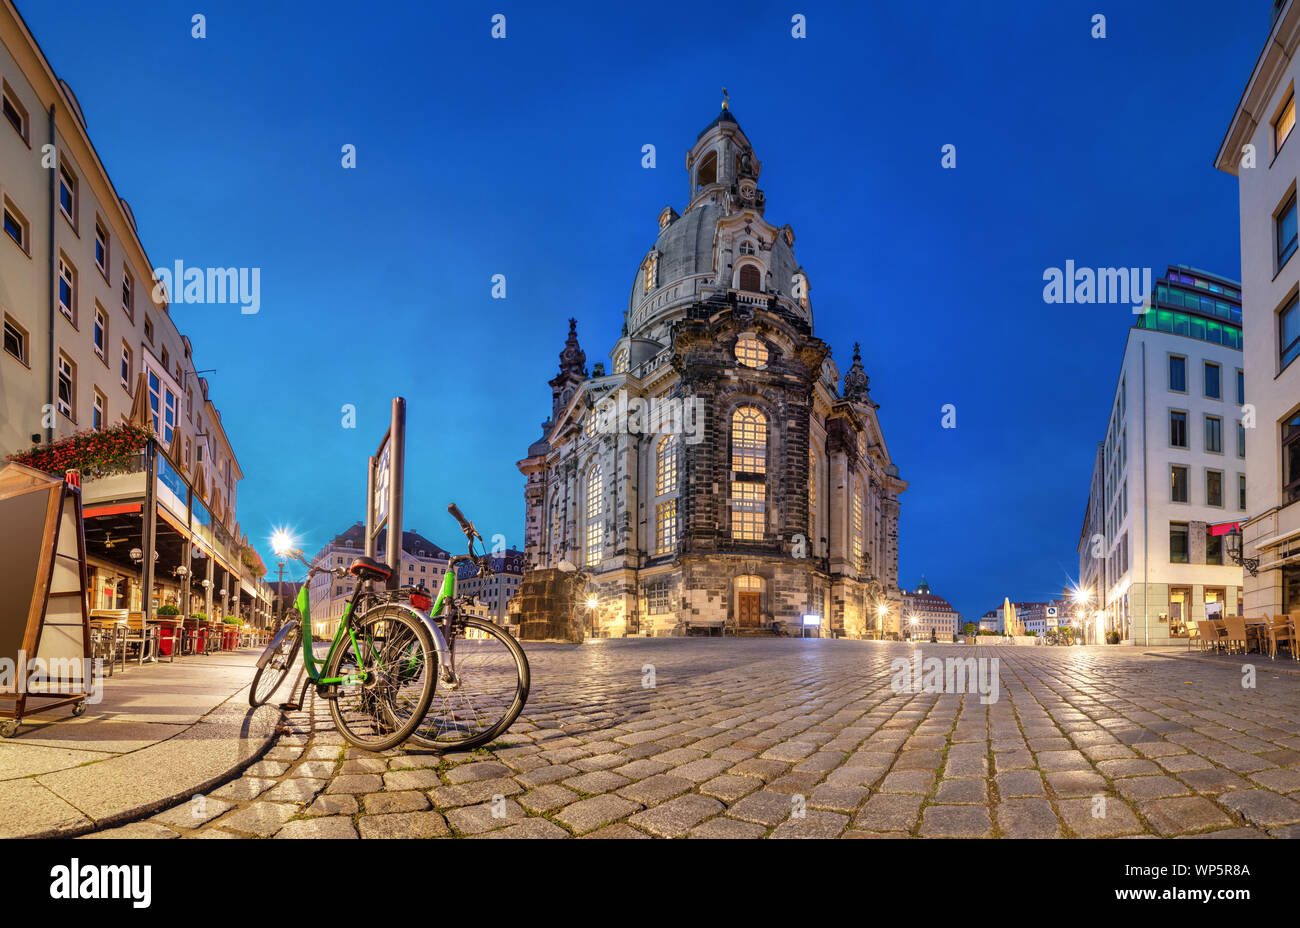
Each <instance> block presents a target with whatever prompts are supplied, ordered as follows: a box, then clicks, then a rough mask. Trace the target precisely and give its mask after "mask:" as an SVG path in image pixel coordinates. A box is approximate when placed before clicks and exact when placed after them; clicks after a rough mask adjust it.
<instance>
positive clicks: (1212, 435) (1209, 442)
mask: <svg viewBox="0 0 1300 928" xmlns="http://www.w3.org/2000/svg"><path fill="white" fill-rule="evenodd" d="M1205 450H1206V451H1209V452H1212V453H1214V454H1222V453H1223V420H1222V419H1220V418H1219V417H1218V416H1206V417H1205Z"/></svg>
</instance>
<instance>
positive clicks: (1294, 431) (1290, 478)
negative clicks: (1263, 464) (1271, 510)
mask: <svg viewBox="0 0 1300 928" xmlns="http://www.w3.org/2000/svg"><path fill="white" fill-rule="evenodd" d="M1282 498H1283V501H1284V503H1294V502H1295V501H1296V500H1297V499H1300V415H1295V416H1292V417H1291V418H1290V419H1288V420H1287V421H1286V422H1284V423H1283V424H1282Z"/></svg>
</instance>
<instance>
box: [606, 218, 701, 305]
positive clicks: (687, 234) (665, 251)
mask: <svg viewBox="0 0 1300 928" xmlns="http://www.w3.org/2000/svg"><path fill="white" fill-rule="evenodd" d="M721 216H722V208H721V207H719V206H717V205H716V204H713V203H705V204H703V205H702V206H698V207H696V208H695V209H693V210H691V211H690V212H688V213H687V214H686V215H685V216H679V217H677V218H676V219H675V220H673V221H672V223H671V224H669V226H668V227H667V228H666V229H664V230H663V231H662V232H660V233H659V237H658V238H657V239H655V243H654V247H653V249H652V253H653V254H655V255H656V263H655V269H654V271H653V273H655V274H656V275H657V280H656V286H654V287H652V288H651V290H650V293H647V291H646V285H645V281H646V275H647V274H648V273H651V265H650V263H649V262H647V261H643V262H642V263H641V266H640V267H639V268H638V269H637V272H636V278H635V279H634V280H633V281H632V295H631V297H630V298H629V299H628V304H627V308H628V312H629V313H631V312H632V311H633V310H635V309H636V306H637V304H638V303H639V302H640V301H641V300H642V299H643V298H644V297H646V296H649V295H651V294H652V293H653V292H654V291H655V290H659V289H662V288H663V287H666V286H670V285H672V284H674V283H676V282H678V281H680V280H682V279H683V278H685V277H693V276H695V275H696V274H712V273H713V271H714V267H713V240H714V237H715V236H716V235H717V231H718V219H719V218H720V217H721Z"/></svg>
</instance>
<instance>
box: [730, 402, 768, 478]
mask: <svg viewBox="0 0 1300 928" xmlns="http://www.w3.org/2000/svg"><path fill="white" fill-rule="evenodd" d="M731 469H732V470H734V471H739V472H741V473H745V474H764V473H767V418H766V417H765V416H764V415H763V414H762V413H761V412H759V411H758V410H757V409H755V408H754V407H753V406H742V407H740V408H739V409H737V410H736V411H735V412H734V413H732V415H731Z"/></svg>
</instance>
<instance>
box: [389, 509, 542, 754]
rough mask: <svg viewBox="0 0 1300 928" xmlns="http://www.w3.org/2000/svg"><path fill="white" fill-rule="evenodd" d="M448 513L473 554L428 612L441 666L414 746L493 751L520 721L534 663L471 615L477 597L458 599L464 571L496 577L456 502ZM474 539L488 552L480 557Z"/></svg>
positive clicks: (458, 559)
mask: <svg viewBox="0 0 1300 928" xmlns="http://www.w3.org/2000/svg"><path fill="white" fill-rule="evenodd" d="M447 511H448V512H449V513H451V515H452V517H453V518H454V519H455V520H456V521H457V522H459V523H460V527H461V531H463V532H464V533H465V538H466V540H467V541H468V543H469V553H468V554H458V555H456V556H454V557H453V558H452V559H451V563H450V565H449V566H448V570H447V575H446V576H445V577H443V580H442V589H441V590H440V591H439V593H438V599H437V601H436V602H435V603H433V605H432V608H431V609H430V611H429V618H430V620H431V621H432V622H433V623H435V631H436V632H437V633H438V634H436V635H435V638H434V640H435V647H436V649H437V652H438V653H437V656H438V658H439V659H440V662H441V663H440V665H439V668H438V674H437V684H436V687H435V689H434V693H433V699H432V701H431V702H430V704H429V710H428V713H427V714H426V715H425V717H424V719H423V721H422V722H421V724H420V725H419V726H418V727H417V728H416V730H415V733H414V734H412V735H411V738H410V743H411V744H414V745H418V746H420V747H423V748H427V749H429V750H433V751H440V752H441V751H451V750H456V751H468V750H472V749H473V748H477V747H481V746H483V745H485V744H490V743H491V742H492V741H493V740H494V739H495V738H497V737H498V736H499V735H501V734H502V733H503V732H505V731H506V730H507V729H509V728H510V726H511V725H513V724H514V721H515V719H517V718H518V717H519V713H520V712H522V711H523V708H524V703H525V702H527V701H528V689H529V686H530V685H531V671H530V670H529V667H528V658H527V657H526V656H525V655H524V650H523V648H521V647H520V646H519V642H517V641H516V640H515V639H514V637H513V636H511V634H510V633H509V632H507V631H506V630H505V629H504V628H502V627H501V626H499V625H497V624H495V623H493V622H490V621H487V620H486V619H481V618H477V617H475V616H473V615H471V614H470V613H469V612H468V607H469V605H470V598H469V597H464V596H457V595H456V568H457V567H459V566H460V565H462V564H473V565H474V566H475V567H477V568H478V570H479V574H480V576H486V575H490V574H491V573H493V571H492V566H491V563H490V561H489V559H488V556H487V553H486V545H484V544H483V536H482V535H480V534H479V533H478V531H477V530H476V529H475V528H474V524H473V523H472V522H469V521H468V520H467V519H466V518H465V517H464V516H463V515H461V512H460V510H459V509H458V508H457V507H456V504H455V503H452V504H451V505H450V506H448V507H447ZM475 539H477V540H478V542H479V546H480V547H482V548H483V549H484V553H482V554H476V553H475V551H474V541H475ZM415 598H416V597H415V596H414V595H413V596H412V599H413V600H414V599H415Z"/></svg>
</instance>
